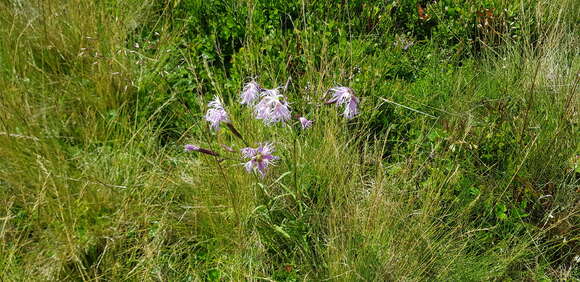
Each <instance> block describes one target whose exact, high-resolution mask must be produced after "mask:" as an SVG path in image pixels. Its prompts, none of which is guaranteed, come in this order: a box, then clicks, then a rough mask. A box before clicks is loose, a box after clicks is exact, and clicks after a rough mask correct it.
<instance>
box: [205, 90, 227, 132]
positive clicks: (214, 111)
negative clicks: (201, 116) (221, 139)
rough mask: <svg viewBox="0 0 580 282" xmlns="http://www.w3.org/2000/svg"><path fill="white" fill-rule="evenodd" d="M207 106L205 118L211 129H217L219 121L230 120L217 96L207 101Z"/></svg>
mask: <svg viewBox="0 0 580 282" xmlns="http://www.w3.org/2000/svg"><path fill="white" fill-rule="evenodd" d="M207 106H208V107H209V110H207V113H206V114H205V120H207V121H209V123H210V124H211V128H212V129H213V130H215V131H218V130H219V129H220V123H221V122H229V121H230V119H229V117H228V113H227V112H226V110H225V109H224V106H223V104H222V102H221V100H220V99H219V97H217V96H215V97H214V100H213V101H211V102H209V103H208V104H207Z"/></svg>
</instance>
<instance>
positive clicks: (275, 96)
mask: <svg viewBox="0 0 580 282" xmlns="http://www.w3.org/2000/svg"><path fill="white" fill-rule="evenodd" d="M287 86H288V85H286V87H287ZM286 87H284V88H281V87H278V88H274V89H265V88H262V87H261V86H260V85H259V84H258V83H257V82H256V81H254V80H252V81H250V82H248V83H246V84H245V85H244V87H243V89H242V92H241V93H240V104H242V105H246V106H250V107H252V108H253V112H254V114H255V117H256V119H260V120H262V121H263V122H264V123H265V124H266V125H272V124H274V123H278V122H281V123H286V122H288V121H289V120H291V119H292V115H291V110H290V105H289V103H288V101H287V99H286V97H285V96H284V95H282V94H281V93H280V89H284V90H285V89H286ZM329 92H332V97H331V98H330V99H329V100H327V101H326V104H336V105H337V106H338V107H341V106H343V107H344V111H343V113H342V114H343V115H344V117H345V118H347V119H352V118H354V117H355V116H356V115H357V114H358V103H359V99H358V98H357V97H356V96H355V95H354V91H353V90H352V89H351V88H348V87H342V86H339V87H333V88H331V89H330V90H329ZM207 106H208V110H207V112H206V114H205V120H207V121H208V122H209V123H210V127H211V128H212V129H213V130H215V131H219V130H220V126H221V123H222V122H223V123H225V124H226V128H228V129H229V130H230V131H231V132H232V133H233V134H234V135H235V136H236V137H238V138H240V139H241V140H242V141H243V142H244V143H246V141H245V140H244V139H243V137H242V135H241V134H240V133H239V132H238V130H237V129H236V128H234V125H233V124H232V122H231V121H230V118H229V115H228V113H227V112H226V110H225V108H224V105H223V102H222V100H221V99H220V98H219V97H217V96H215V97H214V99H213V100H212V101H210V102H209V103H208V105H207ZM294 117H295V118H296V119H297V120H298V121H299V124H300V127H301V128H302V130H305V129H307V128H310V127H311V126H312V124H313V121H312V120H308V119H307V118H306V117H304V116H300V115H295V116H294ZM221 147H222V148H223V149H224V150H225V151H227V152H230V153H235V152H238V151H237V150H235V149H234V148H231V147H229V146H227V145H224V144H221ZM184 150H185V151H186V152H199V153H204V154H207V155H212V156H215V157H219V158H220V159H219V161H223V160H226V159H227V158H222V157H221V156H220V154H218V153H217V152H215V151H212V150H208V149H204V148H201V147H198V146H196V145H192V144H186V145H185V146H184ZM239 152H240V153H241V155H242V158H243V159H244V164H243V166H244V167H245V169H246V170H247V171H248V172H252V171H256V172H257V173H259V174H260V176H261V177H265V175H266V172H267V169H268V167H269V166H271V165H274V164H275V163H276V161H277V160H279V159H280V158H279V157H277V156H274V155H272V154H273V152H274V146H273V145H272V143H260V144H259V145H258V147H256V148H251V147H246V148H243V149H241V150H240V151H239Z"/></svg>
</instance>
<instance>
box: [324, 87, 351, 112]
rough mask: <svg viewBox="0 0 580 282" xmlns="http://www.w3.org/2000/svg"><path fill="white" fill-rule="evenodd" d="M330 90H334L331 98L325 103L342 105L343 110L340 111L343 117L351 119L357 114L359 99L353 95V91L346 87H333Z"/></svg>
mask: <svg viewBox="0 0 580 282" xmlns="http://www.w3.org/2000/svg"><path fill="white" fill-rule="evenodd" d="M330 91H332V92H334V93H333V94H332V98H330V100H328V101H326V103H327V104H334V103H336V105H337V106H342V105H344V112H343V113H342V114H343V115H344V117H345V118H347V119H351V118H353V117H355V116H356V115H357V114H358V103H359V100H358V98H357V97H356V96H354V91H353V90H352V89H351V88H348V87H343V86H339V87H333V88H331V89H330Z"/></svg>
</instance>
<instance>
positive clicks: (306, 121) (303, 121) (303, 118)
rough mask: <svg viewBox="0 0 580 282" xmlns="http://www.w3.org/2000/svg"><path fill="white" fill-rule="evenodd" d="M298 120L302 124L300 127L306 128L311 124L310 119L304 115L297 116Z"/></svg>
mask: <svg viewBox="0 0 580 282" xmlns="http://www.w3.org/2000/svg"><path fill="white" fill-rule="evenodd" d="M298 120H299V121H300V125H301V126H302V129H306V128H309V127H311V126H312V121H311V120H308V119H306V118H305V117H299V118H298Z"/></svg>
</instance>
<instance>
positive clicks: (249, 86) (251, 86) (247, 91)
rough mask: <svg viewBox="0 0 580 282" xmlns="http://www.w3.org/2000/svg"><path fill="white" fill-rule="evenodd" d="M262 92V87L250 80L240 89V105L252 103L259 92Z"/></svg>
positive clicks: (258, 95)
mask: <svg viewBox="0 0 580 282" xmlns="http://www.w3.org/2000/svg"><path fill="white" fill-rule="evenodd" d="M261 92H262V87H260V85H259V84H258V83H257V82H256V81H254V80H252V81H250V82H248V83H246V84H245V85H244V89H243V90H242V94H241V95H240V96H241V98H242V99H241V102H240V104H242V105H248V106H250V105H253V104H254V102H255V101H256V99H258V98H259V97H260V93H261Z"/></svg>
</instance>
